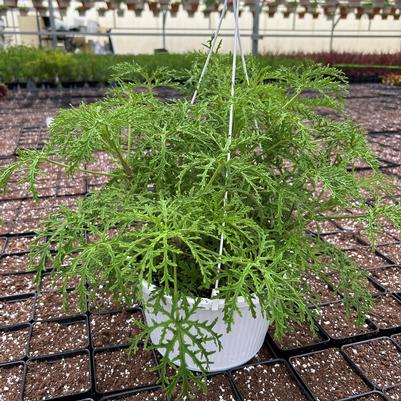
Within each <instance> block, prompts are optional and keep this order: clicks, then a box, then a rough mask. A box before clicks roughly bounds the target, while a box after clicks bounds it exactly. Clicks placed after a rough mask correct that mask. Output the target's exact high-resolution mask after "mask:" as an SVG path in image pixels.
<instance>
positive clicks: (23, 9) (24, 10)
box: [18, 6, 29, 17]
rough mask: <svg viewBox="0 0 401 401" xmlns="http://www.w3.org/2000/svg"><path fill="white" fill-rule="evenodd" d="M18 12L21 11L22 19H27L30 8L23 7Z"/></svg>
mask: <svg viewBox="0 0 401 401" xmlns="http://www.w3.org/2000/svg"><path fill="white" fill-rule="evenodd" d="M18 11H19V13H20V15H21V17H26V16H27V15H28V13H29V7H23V6H21V7H18Z"/></svg>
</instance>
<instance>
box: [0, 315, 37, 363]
mask: <svg viewBox="0 0 401 401" xmlns="http://www.w3.org/2000/svg"><path fill="white" fill-rule="evenodd" d="M25 329H28V334H27V341H26V346H25V352H24V355H23V356H22V357H21V358H19V359H17V360H22V359H24V358H25V357H26V356H27V355H28V348H29V340H30V338H31V331H32V326H31V324H30V323H22V324H20V325H16V326H11V327H6V328H3V329H1V330H0V331H2V332H7V333H10V332H13V331H19V330H25ZM17 360H12V361H1V360H0V365H1V364H4V363H11V362H15V361H17Z"/></svg>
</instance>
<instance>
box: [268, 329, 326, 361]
mask: <svg viewBox="0 0 401 401" xmlns="http://www.w3.org/2000/svg"><path fill="white" fill-rule="evenodd" d="M315 324H316V328H317V331H316V334H317V335H318V336H319V337H320V338H321V341H318V342H316V343H314V344H307V345H300V346H293V347H289V348H283V347H281V346H280V345H279V343H278V342H277V341H276V340H275V339H274V338H273V336H272V335H271V334H270V333H269V332H267V334H266V340H267V342H268V343H269V345H271V348H272V349H273V352H274V353H275V354H276V355H277V356H278V357H279V358H288V357H291V356H293V355H298V354H305V353H308V352H313V351H318V350H321V349H325V348H327V347H328V346H329V342H330V338H329V337H328V336H327V334H326V333H325V332H324V331H323V330H322V328H321V327H320V326H319V325H318V324H317V323H315Z"/></svg>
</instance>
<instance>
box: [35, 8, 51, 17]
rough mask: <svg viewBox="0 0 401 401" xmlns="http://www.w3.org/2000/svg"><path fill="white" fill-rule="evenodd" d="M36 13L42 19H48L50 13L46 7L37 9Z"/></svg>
mask: <svg viewBox="0 0 401 401" xmlns="http://www.w3.org/2000/svg"><path fill="white" fill-rule="evenodd" d="M36 12H37V13H38V14H39V15H40V16H41V17H46V16H47V12H48V8H47V7H45V6H41V7H36Z"/></svg>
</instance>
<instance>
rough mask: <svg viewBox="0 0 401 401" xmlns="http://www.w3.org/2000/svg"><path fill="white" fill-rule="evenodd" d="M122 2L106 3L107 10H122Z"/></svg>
mask: <svg viewBox="0 0 401 401" xmlns="http://www.w3.org/2000/svg"><path fill="white" fill-rule="evenodd" d="M121 2H122V0H111V1H106V5H107V8H108V9H109V10H117V9H118V8H120V4H121Z"/></svg>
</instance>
